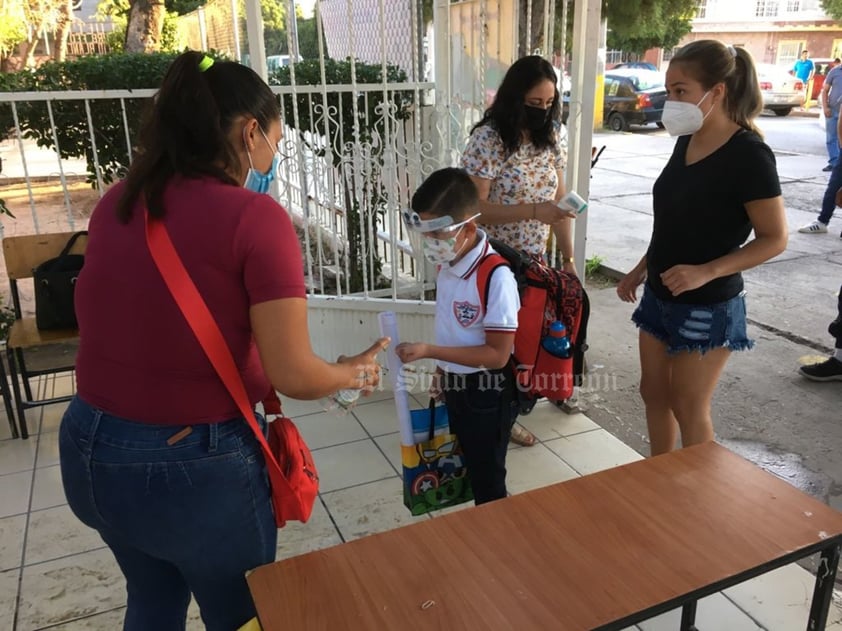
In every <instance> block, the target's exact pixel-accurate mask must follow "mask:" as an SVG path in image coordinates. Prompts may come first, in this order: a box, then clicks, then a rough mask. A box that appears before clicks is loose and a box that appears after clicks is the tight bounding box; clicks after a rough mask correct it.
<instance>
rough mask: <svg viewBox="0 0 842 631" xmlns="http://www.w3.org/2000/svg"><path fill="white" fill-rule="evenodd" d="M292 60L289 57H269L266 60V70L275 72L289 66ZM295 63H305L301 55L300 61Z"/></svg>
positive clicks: (297, 60)
mask: <svg viewBox="0 0 842 631" xmlns="http://www.w3.org/2000/svg"><path fill="white" fill-rule="evenodd" d="M291 59H292V58H291V57H290V56H289V55H269V56H268V57H267V58H266V68H267V70H268V71H269V72H274V71H275V70H277V69H278V68H283V67H285V66H288V65H289V62H290V61H291ZM295 61H296V62H299V61H303V59H302V57H301V55H299V56H298V59H296V60H295Z"/></svg>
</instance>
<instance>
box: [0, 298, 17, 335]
mask: <svg viewBox="0 0 842 631" xmlns="http://www.w3.org/2000/svg"><path fill="white" fill-rule="evenodd" d="M15 320H17V318H16V317H15V310H14V309H12V308H11V307H10V306H9V305H7V304H4V305H3V306H0V342H5V341H6V340H8V339H9V331H10V330H11V328H12V325H13V324H14V323H15Z"/></svg>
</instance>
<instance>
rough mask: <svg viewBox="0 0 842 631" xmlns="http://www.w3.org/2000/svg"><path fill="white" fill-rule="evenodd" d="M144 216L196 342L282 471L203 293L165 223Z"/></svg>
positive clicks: (168, 282) (159, 264) (161, 269)
mask: <svg viewBox="0 0 842 631" xmlns="http://www.w3.org/2000/svg"><path fill="white" fill-rule="evenodd" d="M144 214H145V216H146V243H147V244H148V246H149V252H150V253H151V254H152V259H153V260H154V261H155V265H156V266H157V267H158V271H159V272H160V273H161V277H162V278H163V279H164V283H166V285H167V288H168V289H169V290H170V293H171V294H172V297H173V299H174V300H175V302H176V304H178V307H179V309H181V313H182V314H183V315H184V319H185V320H187V324H189V325H190V328H191V329H192V330H193V333H194V334H195V335H196V339H197V340H198V341H199V344H200V345H201V347H202V350H204V351H205V354H206V355H207V356H208V359H209V360H210V363H211V364H212V365H213V367H214V370H216V372H217V374H218V375H219V378H220V379H221V380H222V383H223V384H224V385H225V388H226V389H227V390H228V392H229V393H230V394H231V398H232V399H234V402H235V403H236V404H237V407H238V408H239V410H240V413H241V414H242V415H243V417H244V418H245V419H246V420H247V421H248V424H249V426H250V427H251V429H252V431H253V432H254V435H255V437H256V438H257V440H258V442H259V443H260V446H261V447H262V448H263V455H264V457H265V458H266V464H267V466H269V467H273V468H275V469H276V470H277V471H280V470H281V468H280V466H279V465H278V461H277V460H276V459H275V456H274V455H273V454H272V450H271V449H269V443H268V442H267V441H266V437H265V436H264V435H263V430H262V429H261V428H260V425H259V424H258V423H257V418H256V417H255V415H254V408H253V407H252V405H251V403H250V401H249V396H248V393H247V392H246V386H245V384H244V383H243V378H242V376H241V375H240V371H239V370H238V369H237V364H236V363H235V362H234V358H233V357H232V356H231V349H230V348H229V347H228V343H227V342H226V341H225V338H224V337H223V336H222V331H220V330H219V325H218V324H217V323H216V320H214V317H213V315H211V312H210V310H209V309H208V306H207V304H206V303H205V300H204V298H202V295H201V294H200V293H199V290H198V289H196V284H195V283H194V282H193V279H192V278H190V274H188V273H187V270H186V269H185V268H184V263H183V262H182V261H181V257H180V256H179V255H178V252H176V249H175V246H174V245H173V243H172V240H171V239H170V235H169V233H168V232H167V228H166V226H164V224H163V222H162V221H160V220H158V219H153V218H151V217H150V216H149V213H148V212H147V211H146V210H144Z"/></svg>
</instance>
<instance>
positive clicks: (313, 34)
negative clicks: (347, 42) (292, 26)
mask: <svg viewBox="0 0 842 631" xmlns="http://www.w3.org/2000/svg"><path fill="white" fill-rule="evenodd" d="M284 44H286V41H285V42H284ZM298 53H299V54H300V55H301V56H302V57H303V58H304V59H318V57H319V34H318V32H317V31H316V18H314V17H313V18H309V19H306V20H298ZM324 54H325V57H327V49H325V50H324Z"/></svg>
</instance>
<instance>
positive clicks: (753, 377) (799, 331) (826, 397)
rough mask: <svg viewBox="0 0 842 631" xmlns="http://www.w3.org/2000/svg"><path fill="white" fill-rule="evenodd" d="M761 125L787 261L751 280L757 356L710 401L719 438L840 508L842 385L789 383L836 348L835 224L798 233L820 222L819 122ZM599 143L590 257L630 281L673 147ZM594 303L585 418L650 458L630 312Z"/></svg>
mask: <svg viewBox="0 0 842 631" xmlns="http://www.w3.org/2000/svg"><path fill="white" fill-rule="evenodd" d="M759 123H760V127H761V128H762V129H763V130H764V132H765V134H766V139H767V141H768V142H769V144H770V145H771V147H772V149H773V150H774V151H775V155H776V157H777V161H778V171H779V174H780V177H781V183H782V188H783V195H784V200H785V203H786V208H787V217H788V221H789V227H790V241H789V246H788V248H787V251H786V252H785V253H783V254H782V255H780V256H779V257H777V258H776V259H774V260H773V261H771V262H769V263H767V264H765V265H763V266H761V267H760V268H758V269H755V270H752V271H750V272H748V273H747V274H746V285H747V290H748V311H749V313H748V315H749V320H750V327H749V334H750V335H751V337H753V338H755V339H756V341H757V346H756V347H755V349H754V350H752V351H750V352H747V353H738V354H735V356H734V357H732V359H731V360H730V362H729V364H728V367H727V368H726V372H725V374H724V376H723V378H722V381H721V384H720V387H719V388H718V390H717V393H716V395H715V401H714V422H715V424H716V431H717V437H718V439H719V440H721V441H722V442H723V443H725V444H726V445H728V446H729V447H731V448H732V449H734V450H736V451H738V452H740V453H742V454H744V455H746V456H747V457H749V458H750V459H752V460H754V461H755V462H757V463H758V464H761V465H763V466H765V467H766V468H768V469H770V470H772V471H774V472H776V473H778V474H780V475H782V476H784V477H786V478H787V479H789V480H790V481H791V482H793V483H794V484H797V485H798V486H800V487H801V488H803V489H804V490H806V491H808V492H810V493H812V494H813V495H816V496H817V497H820V498H821V499H823V500H825V501H828V502H830V503H832V504H833V505H835V506H836V507H837V508H840V509H842V383H839V382H836V383H826V384H818V383H811V382H808V381H806V380H804V379H803V378H801V377H800V376H799V375H798V374H797V373H796V369H797V367H798V365H799V361H804V360H807V359H808V358H809V357H811V356H824V355H825V354H826V353H827V352H829V350H830V347H831V346H832V340H831V338H830V336H829V335H828V334H827V325H828V324H829V322H830V320H832V319H833V317H834V316H835V310H836V292H837V291H838V290H839V285H840V283H842V239H840V236H839V233H840V231H842V214H840V215H839V216H837V217H836V218H835V219H834V220H833V221H831V223H830V229H831V231H830V233H829V234H824V235H803V234H799V233H798V232H797V229H798V227H799V226H801V225H803V224H804V223H807V222H808V221H810V220H812V219H815V217H816V215H817V213H818V211H819V207H820V204H821V197H822V195H823V193H824V190H825V188H826V184H827V174H826V173H823V172H822V171H821V169H822V167H823V166H824V165H825V163H826V161H827V155H826V152H825V144H824V131H823V128H821V127H820V123H819V119H818V118H816V117H814V116H812V117H811V116H804V115H798V114H793V115H791V116H788V117H782V118H779V117H775V116H763V117H761V119H760V121H759ZM594 144H595V145H597V146H601V145H603V144H604V145H606V146H607V148H606V150H605V152H604V153H603V154H602V157H601V158H600V161H599V163H598V165H597V166H596V168H595V169H594V173H593V179H592V181H591V185H592V188H591V204H590V211H589V214H590V216H589V219H588V244H587V252H588V256H593V255H598V256H601V257H603V258H604V259H605V260H604V265H606V266H607V267H609V268H611V269H614V270H617V271H620V272H625V271H628V270H629V269H630V268H631V267H632V266H633V265H634V264H636V263H637V261H638V260H639V259H640V257H641V256H642V255H643V253H644V252H645V250H646V247H647V245H648V242H649V237H650V233H651V225H652V199H651V195H650V193H651V189H652V184H653V183H654V180H655V178H656V177H657V176H658V174H659V173H660V170H661V169H662V167H663V165H664V164H665V163H666V160H667V159H668V158H669V156H670V154H671V152H672V147H673V144H674V141H673V139H671V138H670V137H669V136H668V135H667V134H666V133H665V132H663V131H659V130H657V129H655V128H654V127H652V128H651V129H648V128H642V129H641V130H640V131H634V132H632V133H624V134H615V133H610V132H605V133H600V134H598V135H597V136H596V137H595V139H594ZM840 213H842V211H840ZM591 299H592V303H593V312H592V313H593V315H592V320H591V326H590V334H589V338H590V344H591V350H590V353H589V363H590V365H591V366H592V367H593V368H594V369H595V372H594V373H593V375H594V377H593V378H592V380H591V384H592V385H593V386H594V389H593V390H592V391H590V392H588V393H587V394H585V399H586V402H587V404H588V414H589V416H590V417H591V418H593V419H594V420H596V421H597V422H599V423H600V424H602V425H603V426H604V427H605V428H606V429H608V430H609V431H610V432H612V433H614V434H615V435H616V436H618V437H619V438H621V439H622V440H623V441H624V442H626V443H627V444H629V445H631V446H633V447H634V448H636V449H638V450H639V451H641V452H642V453H647V451H648V448H647V445H646V440H645V436H646V428H645V421H644V415H643V406H642V403H641V402H640V398H639V396H638V395H637V386H638V379H639V370H638V354H637V332H636V330H635V328H634V326H633V325H632V324H631V323H630V322H629V316H630V314H631V311H632V307H631V306H630V305H628V304H625V303H622V302H620V301H619V300H618V299H617V297H616V294H615V293H614V290H613V289H604V290H594V291H593V292H592V296H591Z"/></svg>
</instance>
